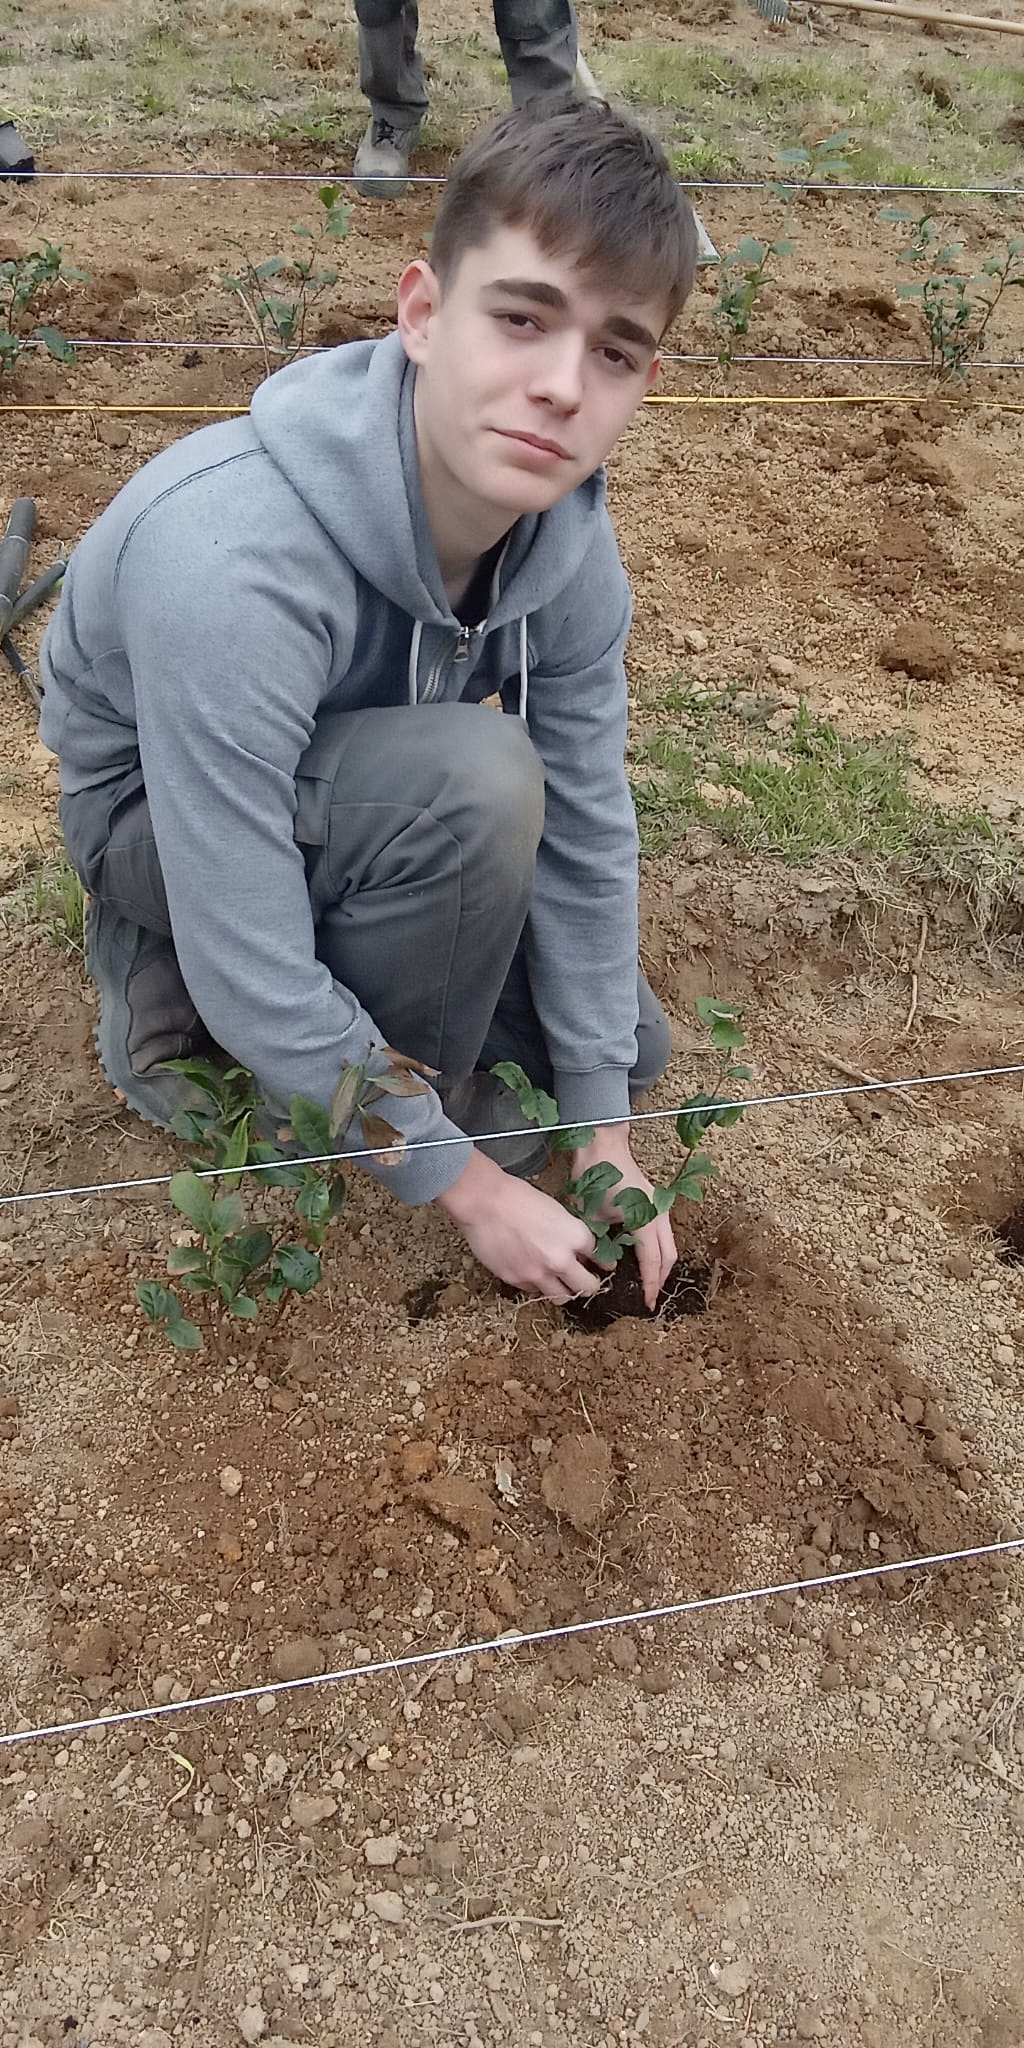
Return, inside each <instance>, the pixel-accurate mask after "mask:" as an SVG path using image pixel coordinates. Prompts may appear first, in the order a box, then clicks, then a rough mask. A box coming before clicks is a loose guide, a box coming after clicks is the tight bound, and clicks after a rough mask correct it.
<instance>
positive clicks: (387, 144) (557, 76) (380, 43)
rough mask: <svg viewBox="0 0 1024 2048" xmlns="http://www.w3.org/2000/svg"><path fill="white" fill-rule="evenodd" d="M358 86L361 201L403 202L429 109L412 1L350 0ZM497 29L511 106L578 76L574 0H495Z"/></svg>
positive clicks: (357, 174) (357, 179) (357, 176)
mask: <svg viewBox="0 0 1024 2048" xmlns="http://www.w3.org/2000/svg"><path fill="white" fill-rule="evenodd" d="M355 7H356V20H357V22H358V25H359V86H360V90H361V92H363V93H364V94H365V96H366V98H367V99H368V100H369V102H370V119H369V122H368V124H367V128H366V132H365V134H364V136H363V139H362V141H361V142H360V144H359V148H358V150H357V151H356V160H355V165H354V172H355V186H356V191H357V192H358V193H359V194H360V196H361V197H362V198H363V199H400V198H401V197H402V194H403V193H404V191H405V188H406V183H407V180H408V177H409V160H410V158H411V156H412V153H413V150H414V149H415V147H416V144H417V142H418V141H419V136H420V130H421V128H422V126H423V117H424V115H425V114H426V111H427V107H428V104H429V102H428V99H427V91H426V86H425V84H424V79H423V63H422V59H421V57H420V53H419V49H418V46H417V35H418V30H419V13H418V9H417V6H416V0H355ZM494 26H495V29H496V31H497V36H498V41H499V43H500V44H501V54H502V56H503V58H504V60H505V69H506V71H507V73H508V82H509V90H510V92H511V94H512V101H513V104H514V105H515V106H517V107H519V106H522V105H523V103H524V101H526V100H529V99H534V98H536V97H537V96H538V95H540V94H542V93H549V92H562V91H564V90H565V89H566V87H568V86H571V85H572V83H573V79H574V78H575V76H576V67H577V59H578V51H579V36H578V31H577V23H576V10H575V7H574V6H573V0H494Z"/></svg>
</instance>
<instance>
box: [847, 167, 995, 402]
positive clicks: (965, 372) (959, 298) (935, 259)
mask: <svg viewBox="0 0 1024 2048" xmlns="http://www.w3.org/2000/svg"><path fill="white" fill-rule="evenodd" d="M881 219H882V220H887V221H892V222H895V223H897V224H899V225H902V226H907V227H909V228H910V230H911V239H910V241H909V242H908V243H907V244H906V246H905V248H903V249H901V250H900V252H899V261H900V262H901V263H909V264H912V265H913V266H914V267H915V268H917V269H925V270H927V273H928V274H927V276H926V277H925V278H924V280H923V282H921V283H903V284H899V285H897V287H896V296H897V298H899V299H905V300H909V301H913V302H914V303H916V304H917V306H918V307H919V308H920V312H921V317H922V320H923V321H924V327H925V333H926V334H927V337H928V349H929V356H930V367H931V371H932V375H933V376H936V377H959V378H960V379H961V381H962V382H963V383H966V382H967V381H968V377H969V366H970V362H971V359H972V357H974V356H977V355H979V354H980V353H981V350H982V348H983V347H984V344H985V337H986V334H987V333H988V328H989V324H990V322H991V319H992V315H993V314H994V312H995V310H996V307H997V306H998V304H999V302H1000V300H1001V299H1002V297H1003V295H1004V293H1005V292H1008V291H1013V290H1015V289H1019V287H1020V286H1022V285H1024V236H1021V235H1016V236H1014V237H1013V239H1012V240H1011V241H1010V242H1008V243H1007V245H1006V247H1005V248H1004V249H1003V250H1001V251H1000V253H999V254H998V255H992V256H989V257H987V258H986V259H985V261H984V263H983V264H982V266H981V270H980V272H979V274H978V275H977V276H975V277H967V276H965V275H964V273H963V272H962V271H961V270H960V269H958V267H957V263H958V258H959V257H960V256H961V255H962V253H963V243H962V242H946V241H945V240H944V239H943V231H942V228H941V227H940V225H939V222H938V221H937V220H936V219H935V218H934V216H933V215H932V214H930V213H922V214H919V215H914V214H912V213H909V212H908V211H907V210H906V208H904V207H898V206H888V207H885V208H883V210H882V213H881ZM986 280H991V282H990V283H986Z"/></svg>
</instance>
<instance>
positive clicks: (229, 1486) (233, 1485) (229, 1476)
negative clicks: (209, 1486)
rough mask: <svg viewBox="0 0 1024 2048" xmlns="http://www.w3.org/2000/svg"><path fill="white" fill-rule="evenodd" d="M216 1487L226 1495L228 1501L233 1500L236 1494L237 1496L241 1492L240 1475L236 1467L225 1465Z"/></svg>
mask: <svg viewBox="0 0 1024 2048" xmlns="http://www.w3.org/2000/svg"><path fill="white" fill-rule="evenodd" d="M218 1485H219V1486H220V1490H221V1492H222V1493H226V1494H227V1497H228V1499H229V1500H234V1499H235V1496H236V1494H239V1493H241V1491H242V1475H241V1473H240V1471H239V1469H238V1466H237V1465H225V1467H224V1470H223V1471H222V1473H221V1475H220V1479H219V1481H218Z"/></svg>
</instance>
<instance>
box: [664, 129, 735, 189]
mask: <svg viewBox="0 0 1024 2048" xmlns="http://www.w3.org/2000/svg"><path fill="white" fill-rule="evenodd" d="M668 154H669V161H670V162H671V165H672V169H673V170H674V172H675V174H676V177H677V178H707V179H708V180H709V181H710V180H713V179H716V178H741V177H742V176H743V164H742V161H741V159H740V158H739V157H738V156H734V155H732V154H731V153H730V152H729V151H728V150H726V149H725V148H723V146H722V144H721V143H719V142H709V141H707V140H706V139H705V137H704V136H701V135H695V136H694V137H693V139H692V141H689V142H682V143H676V144H674V145H673V144H670V145H669V151H668Z"/></svg>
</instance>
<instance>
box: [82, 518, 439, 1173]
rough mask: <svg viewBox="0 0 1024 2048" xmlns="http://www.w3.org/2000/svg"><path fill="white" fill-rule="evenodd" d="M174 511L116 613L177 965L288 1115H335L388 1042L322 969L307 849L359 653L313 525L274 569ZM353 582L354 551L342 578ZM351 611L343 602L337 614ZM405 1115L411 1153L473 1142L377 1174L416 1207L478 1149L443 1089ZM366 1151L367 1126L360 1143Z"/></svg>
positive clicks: (126, 555) (124, 586) (410, 1102)
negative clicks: (338, 633) (327, 581)
mask: <svg viewBox="0 0 1024 2048" xmlns="http://www.w3.org/2000/svg"><path fill="white" fill-rule="evenodd" d="M173 507H174V494H173V493H172V494H169V496H167V497H165V498H163V499H160V500H157V501H156V503H155V504H154V505H153V506H152V507H151V508H150V510H149V511H148V512H147V513H146V514H144V515H143V516H142V518H140V519H139V520H138V521H137V522H136V524H135V525H134V527H133V528H132V529H131V530H130V532H129V534H128V537H127V539H126V541H125V543H124V545H123V547H122V549H121V553H120V556H119V559H118V564H117V572H116V580H115V601H116V608H117V613H118V617H119V622H120V626H121V630H122V633H123V643H124V647H125V651H126V653H127V656H128V660H129V663H130V666H131V671H132V677H133V682H134V686H135V695H136V710H137V719H138V735H139V750H140V756H141V763H142V772H143V777H144V781H145V785H146V792H147V795H148V798H149V806H150V812H151V816H152V820H153V831H154V835H155V839H156V845H157V849H158V852H159V856H160V863H161V867H162V869H163V874H164V880H165V884H166V889H167V901H168V906H169V910H170V918H171V928H172V931H173V935H174V943H175V948H176V951H177V954H178V960H179V963H180V966H181V971H182V975H183V977H184V980H185V983H186V986H187V987H188V990H189V993H190V994H191V996H192V999H193V1001H194V1002H195V1004H196V1007H197V1008H198V1010H199V1012H200V1015H201V1016H202V1017H203V1019H204V1021H205V1023H206V1025H207V1028H208V1029H209V1031H210V1032H211V1034H212V1036H213V1037H214V1038H215V1039H216V1040H217V1041H218V1042H219V1043H220V1044H223V1045H225V1046H226V1047H228V1048H229V1049H230V1051H231V1053H232V1055H233V1056H234V1057H235V1058H236V1059H238V1060H239V1061H241V1062H243V1063H244V1065H246V1066H247V1067H250V1068H251V1069H252V1072H253V1074H254V1075H255V1076H256V1079H257V1081H258V1082H259V1084H260V1086H261V1088H262V1089H263V1091H264V1093H265V1094H266V1096H267V1098H268V1099H269V1100H270V1101H271V1102H272V1103H274V1104H275V1105H279V1106H285V1107H286V1106H287V1103H288V1101H289V1099H290V1097H291V1096H292V1095H306V1096H308V1097H310V1098H311V1099H312V1100H313V1101H315V1102H319V1103H321V1104H324V1105H326V1104H328V1103H329V1101H330V1098H331V1095H332V1093H333V1090H334V1087H335V1084H336V1082H337V1080H338V1076H339V1073H340V1071H341V1068H342V1065H343V1063H345V1062H346V1061H352V1062H355V1061H362V1060H364V1059H366V1058H367V1057H368V1055H369V1054H370V1053H371V1051H372V1049H373V1047H374V1046H375V1045H376V1046H380V1045H383V1043H384V1042H385V1041H384V1039H383V1034H382V1033H381V1032H380V1031H379V1030H378V1029H377V1028H376V1026H375V1024H374V1022H373V1019H372V1018H371V1017H370V1016H368V1014H367V1012H366V1011H365V1010H364V1009H363V1008H362V1007H361V1005H360V1004H359V1002H358V1001H357V999H356V997H355V996H354V995H353V993H352V991H351V990H350V989H346V988H343V987H341V986H340V984H339V983H337V982H335V981H334V980H332V978H331V976H330V974H329V973H328V971H327V969H326V968H325V967H324V966H323V965H322V964H321V963H320V962H319V961H318V960H317V958H316V952H315V942H314V930H313V920H312V914H311V911H310V904H309V896H308V893H307V889H306V878H305V866H304V862H303V857H302V854H301V851H300V849H299V848H298V846H297V845H296V843H295V837H294V826H295V811H296V790H295V776H296V770H297V767H298V764H299V760H300V757H301V755H302V754H303V752H304V750H305V748H306V747H307V746H308V744H309V741H310V739H311V737H312V734H313V728H314V722H315V718H316V713H317V707H318V705H319V702H320V699H321V698H322V696H323V694H324V690H325V687H326V679H327V677H328V675H329V674H330V673H331V671H332V669H333V670H335V671H336V670H337V665H338V659H339V654H340V657H341V660H342V662H344V661H346V660H347V659H348V658H349V656H348V654H346V652H345V650H343V649H342V650H339V649H338V648H337V647H336V646H335V645H334V644H333V642H332V637H331V632H330V630H329V628H328V625H327V623H326V616H325V615H318V613H317V610H316V608H315V606H312V605H310V604H309V602H308V569H307V570H306V571H305V573H304V568H303V560H302V556H303V546H302V532H301V529H300V530H299V531H298V532H297V533H296V534H291V535H289V536H288V538H287V539H285V537H284V536H282V538H281V545H280V550H279V552H277V553H275V554H274V556H273V559H270V557H269V554H268V552H267V551H266V550H265V549H262V548H261V547H260V546H259V545H258V544H256V545H249V546H247V547H243V546H242V545H240V544H235V543H229V542H226V541H224V540H223V539H222V538H221V537H220V536H219V535H218V534H217V532H216V530H212V531H211V532H210V534H209V537H208V538H207V539H206V541H205V545H204V546H200V545H198V544H197V532H201V531H202V513H203V505H202V501H201V497H198V496H197V495H196V494H195V493H194V492H193V493H191V494H190V499H189V519H188V520H187V521H186V519H185V517H184V514H183V511H182V508H181V506H180V505H178V506H177V508H176V510H174V509H173ZM352 573H353V572H352V571H351V569H349V568H348V565H347V564H346V563H344V561H343V560H342V559H341V557H340V556H339V558H338V576H339V577H344V576H346V575H348V576H351V575H352ZM296 590H302V591H305V592H306V593H307V597H306V601H305V602H304V603H303V604H301V605H300V604H299V603H298V602H297V600H296V599H295V598H294V596H293V595H292V592H293V591H296ZM344 611H345V607H344V604H343V603H341V604H339V599H338V593H337V591H336V590H335V591H334V592H332V595H331V614H332V617H333V618H334V619H337V618H338V617H339V616H344ZM352 618H353V622H354V618H355V600H354V594H353V604H352ZM349 653H350V650H349ZM388 1115H389V1119H390V1120H391V1121H392V1122H393V1123H394V1124H395V1125H396V1126H398V1127H400V1128H401V1129H402V1130H403V1131H404V1132H405V1134H406V1136H407V1138H408V1139H409V1140H410V1141H416V1140H430V1139H437V1138H442V1139H448V1140H460V1141H461V1142H457V1143H452V1142H449V1143H447V1144H445V1145H442V1146H441V1147H440V1148H439V1149H438V1150H436V1151H433V1150H425V1151H422V1152H416V1153H413V1154H412V1155H410V1156H408V1157H407V1158H406V1159H405V1160H404V1161H402V1162H401V1163H399V1164H398V1165H396V1166H394V1167H387V1168H383V1167H382V1168H376V1167H374V1166H372V1165H371V1166H370V1170H371V1171H373V1172H374V1173H375V1174H376V1177H377V1178H378V1179H380V1180H381V1181H382V1182H383V1183H384V1185H385V1186H387V1187H389V1188H390V1189H391V1190H392V1192H393V1193H395V1194H396V1195H397V1196H398V1197H399V1199H400V1200H402V1201H403V1202H407V1203H417V1202H424V1201H430V1200H432V1199H433V1197H434V1196H435V1195H438V1194H441V1193H443V1192H444V1190H445V1189H446V1188H448V1187H450V1186H451V1184H452V1182H453V1181H454V1180H456V1179H457V1178H458V1175H459V1174H460V1173H461V1172H462V1170H463V1168H464V1166H465V1164H466V1162H467V1159H468V1156H469V1151H470V1146H469V1141H468V1140H466V1139H465V1138H464V1137H463V1134H462V1133H461V1132H459V1131H458V1130H457V1128H456V1126H455V1125H454V1124H452V1123H451V1122H450V1121H449V1120H448V1119H447V1118H446V1117H445V1116H444V1114H443V1111H442V1109H441V1105H440V1102H439V1100H438V1098H437V1096H436V1095H435V1094H434V1093H433V1091H431V1093H430V1094H429V1095H424V1096H416V1097H411V1098H408V1099H404V1098H403V1099H401V1100H398V1099H396V1100H395V1101H394V1103H393V1104H389V1109H388ZM362 1142H363V1141H362V1138H361V1135H360V1133H359V1128H358V1125H353V1127H352V1129H351V1130H350V1131H349V1133H348V1137H347V1144H348V1145H349V1146H351V1147H353V1148H358V1147H360V1146H361V1145H362ZM366 1163H367V1164H368V1165H369V1164H370V1162H366Z"/></svg>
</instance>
